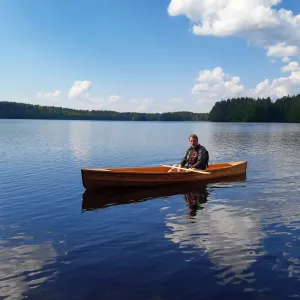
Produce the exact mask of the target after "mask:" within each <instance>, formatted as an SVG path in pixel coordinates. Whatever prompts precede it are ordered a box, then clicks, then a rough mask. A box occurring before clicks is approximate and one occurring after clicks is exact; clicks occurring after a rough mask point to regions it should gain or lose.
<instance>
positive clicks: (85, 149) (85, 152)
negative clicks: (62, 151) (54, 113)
mask: <svg viewBox="0 0 300 300" xmlns="http://www.w3.org/2000/svg"><path fill="white" fill-rule="evenodd" d="M91 127H92V122H88V121H70V122H69V145H70V151H71V152H72V154H73V155H74V156H75V157H76V159H77V160H79V161H88V160H90V159H91V147H90V145H91V134H92V132H91V131H92V128H91Z"/></svg>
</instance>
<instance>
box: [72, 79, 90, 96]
mask: <svg viewBox="0 0 300 300" xmlns="http://www.w3.org/2000/svg"><path fill="white" fill-rule="evenodd" d="M91 85H92V82H91V81H88V80H84V81H75V82H74V84H73V86H72V87H71V89H70V91H69V94H68V96H69V99H70V100H78V99H79V100H80V99H81V100H82V99H88V98H89V93H88V91H89V89H90V88H91Z"/></svg>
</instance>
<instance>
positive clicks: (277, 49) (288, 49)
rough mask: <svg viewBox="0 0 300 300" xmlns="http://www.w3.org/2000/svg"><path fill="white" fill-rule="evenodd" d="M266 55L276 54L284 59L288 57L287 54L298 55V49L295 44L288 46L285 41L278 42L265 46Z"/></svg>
mask: <svg viewBox="0 0 300 300" xmlns="http://www.w3.org/2000/svg"><path fill="white" fill-rule="evenodd" d="M299 25H300V24H299ZM267 49H268V51H267V56H277V57H284V59H285V60H286V59H289V58H288V57H289V56H298V55H299V49H298V47H296V46H289V45H286V43H279V44H276V45H273V46H270V47H267Z"/></svg>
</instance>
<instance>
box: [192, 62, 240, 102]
mask: <svg viewBox="0 0 300 300" xmlns="http://www.w3.org/2000/svg"><path fill="white" fill-rule="evenodd" d="M197 81H198V82H197V83H196V84H195V85H194V87H193V89H192V94H194V95H197V97H198V99H199V103H201V104H203V103H204V102H205V101H206V102H207V101H209V102H215V101H218V100H220V97H222V98H231V97H237V96H238V95H240V94H241V93H242V92H243V91H244V86H243V85H242V84H241V83H240V77H236V76H232V75H230V74H227V73H224V71H223V69H222V68H221V67H216V68H214V69H213V70H201V71H200V73H199V76H198V78H197Z"/></svg>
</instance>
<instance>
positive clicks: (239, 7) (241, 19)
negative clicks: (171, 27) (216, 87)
mask: <svg viewBox="0 0 300 300" xmlns="http://www.w3.org/2000/svg"><path fill="white" fill-rule="evenodd" d="M281 2H282V1H281V0H251V1H249V0H238V1H237V0H171V1H170V3H169V6H168V13H169V14H170V15H171V16H179V15H184V16H186V17H187V18H188V19H189V20H190V21H191V22H192V24H193V25H192V32H193V33H194V34H196V35H202V36H208V35H211V36H223V37H224V36H238V37H242V38H245V39H246V40H247V41H248V42H249V43H251V44H256V45H261V46H263V47H265V48H266V49H268V50H267V55H268V56H284V57H288V56H295V55H299V47H300V15H294V14H293V12H292V11H289V10H286V9H283V8H281V9H279V10H278V9H275V6H276V5H278V4H279V3H281Z"/></svg>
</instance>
